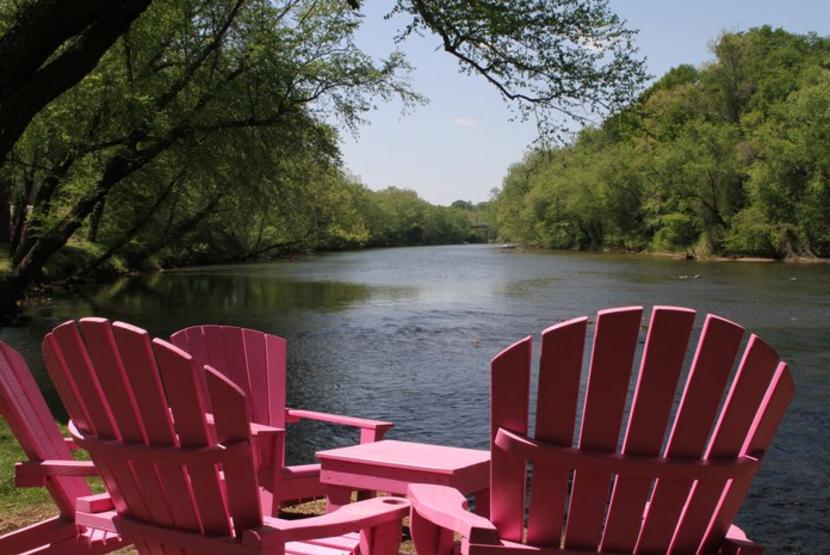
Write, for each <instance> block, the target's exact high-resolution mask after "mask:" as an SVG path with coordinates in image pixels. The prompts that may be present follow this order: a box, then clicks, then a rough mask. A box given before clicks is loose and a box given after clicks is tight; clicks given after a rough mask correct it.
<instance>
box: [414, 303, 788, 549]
mask: <svg viewBox="0 0 830 555" xmlns="http://www.w3.org/2000/svg"><path fill="white" fill-rule="evenodd" d="M641 315H642V309H641V308H640V307H629V308H619V309H611V310H603V311H601V312H599V314H598V317H597V319H596V331H595V333H594V338H593V352H592V354H591V362H590V368H589V371H588V377H587V386H586V391H585V396H584V402H583V409H582V415H581V422H580V427H579V434H578V436H577V441H576V445H575V446H574V443H573V440H574V424H575V422H576V413H577V399H578V394H579V388H580V374H581V369H582V355H583V345H584V343H585V335H586V328H587V325H588V323H589V321H588V319H587V318H577V319H574V320H570V321H567V322H564V323H561V324H558V325H555V326H552V327H550V328H548V329H546V330H545V331H544V332H543V333H542V347H541V354H540V368H539V383H538V396H537V399H538V400H537V404H536V424H535V433H534V437H533V438H531V437H529V435H528V419H529V418H528V405H529V384H530V367H531V343H532V338H531V337H527V338H525V339H523V340H521V341H519V342H517V343H515V344H514V345H512V346H510V347H508V348H507V349H506V350H504V351H503V352H501V353H499V354H498V355H497V356H496V357H495V358H494V359H493V360H492V384H491V385H492V406H491V425H492V447H491V456H492V463H491V464H492V467H491V484H490V487H491V489H490V491H491V498H490V502H491V505H490V508H491V513H490V515H491V520H487V519H484V518H481V517H479V516H476V515H473V514H470V513H468V512H467V511H465V510H464V506H463V505H464V498H463V497H462V496H461V495H460V494H459V493H458V492H457V491H455V490H452V489H447V488H442V487H437V486H427V485H412V486H410V488H409V492H408V497H409V499H410V501H411V503H412V521H411V526H412V534H413V539H414V540H415V545H416V548H417V550H418V553H419V555H438V554H441V555H443V554H446V553H449V549H450V547H451V546H452V542H453V539H452V532H457V533H460V534H461V535H462V536H463V538H464V539H463V541H462V543H461V553H462V554H463V555H523V554H528V555H529V554H531V553H536V554H545V553H549V554H550V555H553V554H565V555H568V554H570V555H576V554H578V553H595V552H599V553H619V554H622V553H676V554H680V553H730V554H742V555H746V554H750V553H752V554H757V553H762V549H761V547H760V546H758V545H756V544H754V543H752V542H751V541H750V540H748V539H747V538H746V536H745V534H744V533H743V532H742V531H741V530H740V529H738V528H737V527H736V526H734V525H732V522H733V519H734V517H735V515H736V514H737V512H738V508H739V506H740V505H741V502H742V501H743V498H744V496H745V495H746V492H747V490H748V488H749V484H750V481H751V480H752V477H753V475H754V474H755V472H756V470H757V468H758V464H759V462H760V459H761V457H762V456H763V454H764V451H765V450H766V449H767V447H768V446H769V443H770V441H771V439H772V436H773V434H774V432H775V429H776V428H777V427H778V424H779V422H780V420H781V417H782V415H783V414H784V411H785V409H786V407H787V405H788V404H789V402H790V400H791V399H792V396H793V383H792V378H791V376H790V372H789V370H788V369H787V365H786V364H785V363H784V362H782V361H781V360H780V359H779V358H778V356H777V355H776V354H775V352H774V351H773V350H772V349H771V348H770V347H769V346H767V345H766V343H764V342H763V341H761V340H760V339H759V338H758V337H757V336H755V335H752V336H751V337H750V338H749V341H748V343H747V344H746V347H745V349H744V350H743V354H742V356H741V359H740V363H739V365H738V368H737V371H736V372H735V373H734V376H733V375H732V372H731V371H732V367H733V363H734V361H735V357H736V355H737V353H738V351H739V347H740V345H741V340H742V337H743V328H741V327H740V326H738V325H736V324H734V323H732V322H729V321H728V320H724V319H723V318H719V317H717V316H713V315H708V316H707V317H706V320H705V322H704V325H703V330H702V333H701V335H700V339H699V341H698V343H697V347H696V349H695V354H694V358H693V360H692V362H691V368H690V370H689V371H688V374H686V375H685V379H684V380H683V382H682V394H681V397H680V402H679V406H678V408H677V409H676V412H675V413H674V416H673V422H672V425H671V427H670V428H667V424H668V423H669V420H670V417H671V415H672V405H673V400H674V398H675V393H676V391H677V386H678V382H679V381H680V380H679V378H680V377H681V376H683V375H684V374H683V372H682V366H683V361H684V358H685V354H686V350H687V344H688V342H689V337H690V335H691V331H692V324H693V320H694V317H695V313H694V311H692V310H688V309H683V308H674V307H659V306H658V307H655V308H654V311H653V312H652V315H651V322H650V324H649V327H648V335H647V338H646V342H645V347H644V349H643V355H642V359H641V362H640V370H639V373H638V375H637V382H636V388H635V389H634V394H633V398H632V399H631V401H630V406H629V410H628V411H626V410H625V409H626V401H627V394H628V390H629V379H630V374H631V368H632V363H633V361H634V357H635V352H636V348H637V341H638V332H639V330H640V321H641ZM729 382H731V383H729ZM728 383H729V385H728ZM727 385H728V393H727V395H726V398H725V400H724V401H723V403H722V404H721V399H722V396H723V393H724V391H727ZM624 421H625V422H626V423H627V424H626V428H625V434H624V439H623V441H622V446H621V447H619V446H618V443H619V439H620V436H621V434H620V427H621V424H622V423H623V422H624ZM713 425H714V428H713ZM667 429H669V430H670V431H669V433H668V438H667V443H666V444H665V447H664V436H665V432H666V430H667ZM528 463H531V464H532V465H533V466H532V468H533V471H532V476H531V478H532V483H531V485H530V488H529V491H527V490H526V482H525V479H526V466H527V464H528ZM528 493H529V497H530V499H529V503H528V505H527V507H528V508H527V512H526V496H527V494H528ZM526 517H527V521H526V520H525V518H526Z"/></svg>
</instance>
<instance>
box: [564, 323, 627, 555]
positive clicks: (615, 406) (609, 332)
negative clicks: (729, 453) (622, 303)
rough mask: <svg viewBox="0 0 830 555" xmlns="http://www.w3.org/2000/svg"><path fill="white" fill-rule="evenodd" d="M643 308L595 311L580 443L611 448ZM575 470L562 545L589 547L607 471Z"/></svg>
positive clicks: (597, 529)
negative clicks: (592, 343)
mask: <svg viewBox="0 0 830 555" xmlns="http://www.w3.org/2000/svg"><path fill="white" fill-rule="evenodd" d="M642 313H643V309H642V308H641V307H627V308H618V309H611V310H603V311H600V312H599V313H598V314H597V323H596V333H595V335H594V345H593V350H592V354H591V365H590V369H589V373H588V388H587V391H586V393H585V403H584V409H583V417H582V427H581V432H580V435H579V447H580V448H582V449H591V450H595V451H608V452H612V451H614V450H615V449H616V448H617V442H618V438H619V435H620V425H621V423H622V417H623V411H624V409H625V400H626V395H627V392H628V383H629V380H630V377H631V367H632V364H633V362H634V353H635V350H636V347H637V335H638V333H639V330H640V321H641V319H642ZM582 474H583V473H581V472H579V471H576V472H574V479H573V487H572V493H571V501H570V506H569V508H568V522H567V527H566V531H565V547H567V548H569V549H585V550H593V549H596V548H597V546H598V545H599V541H600V536H601V534H602V520H603V513H604V511H605V505H606V501H607V499H608V490H609V486H610V480H611V476H610V475H609V476H595V475H593V474H590V473H586V475H582Z"/></svg>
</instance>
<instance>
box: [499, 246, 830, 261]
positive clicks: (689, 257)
mask: <svg viewBox="0 0 830 555" xmlns="http://www.w3.org/2000/svg"><path fill="white" fill-rule="evenodd" d="M507 245H510V247H509V248H505V244H502V243H493V246H496V247H500V248H502V249H503V250H504V252H508V253H510V252H561V253H570V254H580V253H586V254H609V255H634V256H644V257H655V258H670V259H672V260H684V261H689V262H764V263H782V264H830V258H821V257H818V256H789V257H785V258H771V257H763V256H716V255H694V254H687V253H682V252H672V251H627V250H570V249H547V248H544V247H538V246H535V245H527V244H515V245H514V244H513V243H508V244H507Z"/></svg>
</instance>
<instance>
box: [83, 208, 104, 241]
mask: <svg viewBox="0 0 830 555" xmlns="http://www.w3.org/2000/svg"><path fill="white" fill-rule="evenodd" d="M106 205H107V198H106V197H104V198H102V199H101V200H100V201H99V202H98V204H96V205H95V210H93V211H92V214H91V215H90V217H89V233H87V236H86V238H87V240H88V241H89V242H90V243H95V242H96V241H98V229H99V228H100V227H101V218H103V217H104V208H106Z"/></svg>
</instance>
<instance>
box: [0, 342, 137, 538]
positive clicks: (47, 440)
mask: <svg viewBox="0 0 830 555" xmlns="http://www.w3.org/2000/svg"><path fill="white" fill-rule="evenodd" d="M0 416H2V417H3V418H4V419H5V420H6V422H7V423H8V425H9V428H10V429H11V431H12V433H13V434H14V436H15V437H16V438H17V441H18V443H19V444H20V447H21V448H22V449H23V452H24V453H25V454H26V456H27V457H28V458H29V461H28V462H25V463H19V464H18V465H17V467H16V469H15V470H16V472H15V474H16V476H15V483H16V485H17V486H18V487H28V486H45V487H46V489H47V490H48V491H49V493H50V495H51V496H52V499H53V500H54V502H55V505H56V506H57V509H58V511H59V515H58V516H56V517H52V518H48V519H46V520H43V521H41V522H38V523H35V524H32V525H30V526H26V527H24V528H21V529H19V530H13V531H11V532H8V533H6V534H3V535H0V553H23V552H34V551H37V552H46V551H48V552H49V553H67V554H68V553H88V554H89V553H106V552H108V551H113V550H115V549H119V548H120V547H123V546H124V545H125V544H124V542H123V541H122V540H121V538H119V537H118V536H117V535H116V534H110V535H108V536H106V537H104V536H101V537H97V538H93V537H92V536H93V531H92V530H89V529H86V528H83V527H80V528H79V527H78V526H77V525H76V523H75V504H76V502H77V500H78V499H79V498H83V497H84V496H90V495H91V493H92V492H91V491H90V489H89V487H88V486H87V484H86V480H84V478H83V477H84V476H96V475H97V472H96V470H95V468H94V466H92V464H91V463H89V462H88V461H76V460H75V459H74V458H73V457H72V453H71V451H70V444H69V443H68V442H67V441H66V440H65V438H64V437H63V436H62V435H61V433H60V430H59V429H58V426H57V424H56V423H55V419H54V418H53V417H52V413H51V412H50V411H49V408H48V407H47V405H46V401H45V400H44V399H43V396H42V395H41V393H40V390H39V389H38V388H37V385H36V384H35V380H34V378H33V377H32V374H31V372H30V371H29V368H28V366H27V365H26V362H25V361H24V359H23V357H22V356H20V354H19V353H18V352H17V351H15V350H14V349H13V348H11V347H10V346H9V345H7V344H6V343H3V342H2V341H0ZM111 506H112V505H111V504H110V503H108V502H104V503H103V507H102V508H103V509H104V510H107V509H109V508H110V507H111Z"/></svg>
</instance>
